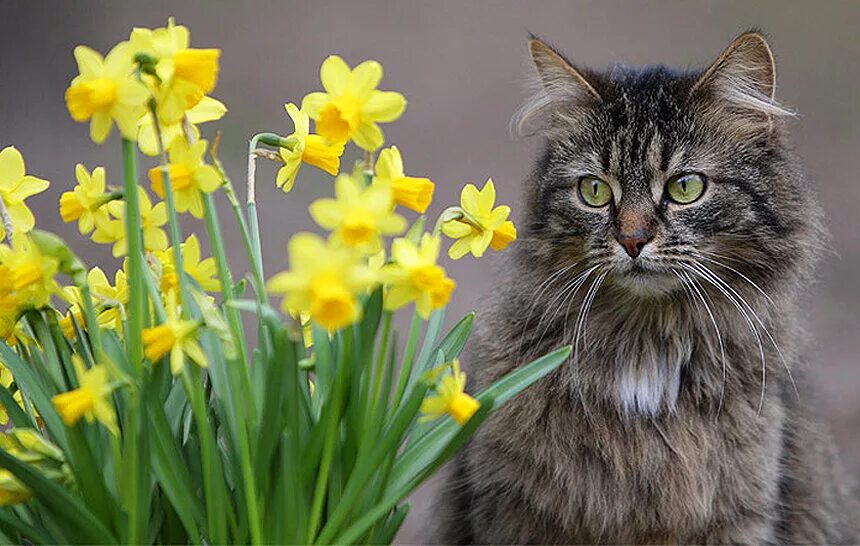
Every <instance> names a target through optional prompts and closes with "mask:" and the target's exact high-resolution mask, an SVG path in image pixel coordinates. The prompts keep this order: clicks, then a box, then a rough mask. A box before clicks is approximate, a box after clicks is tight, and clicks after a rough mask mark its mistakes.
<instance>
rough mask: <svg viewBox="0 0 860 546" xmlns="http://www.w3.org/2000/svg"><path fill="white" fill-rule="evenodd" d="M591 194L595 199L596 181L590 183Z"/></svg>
mask: <svg viewBox="0 0 860 546" xmlns="http://www.w3.org/2000/svg"><path fill="white" fill-rule="evenodd" d="M591 193H592V194H593V195H594V197H597V181H596V180H595V181H594V182H592V183H591Z"/></svg>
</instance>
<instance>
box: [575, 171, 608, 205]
mask: <svg viewBox="0 0 860 546" xmlns="http://www.w3.org/2000/svg"><path fill="white" fill-rule="evenodd" d="M579 198H580V199H582V202H583V203H585V204H586V205H588V206H589V207H603V206H606V205H607V204H609V202H610V201H612V188H610V187H609V184H607V183H606V182H604V181H603V180H601V179H599V178H595V177H593V176H583V177H582V178H580V179H579Z"/></svg>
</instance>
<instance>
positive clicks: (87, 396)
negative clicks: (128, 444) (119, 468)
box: [51, 355, 118, 434]
mask: <svg viewBox="0 0 860 546" xmlns="http://www.w3.org/2000/svg"><path fill="white" fill-rule="evenodd" d="M72 362H73V363H74V364H75V370H76V371H77V375H78V385H80V386H79V387H78V388H77V389H74V390H71V391H68V392H64V393H61V394H58V395H56V396H54V397H53V398H52V399H51V402H53V403H54V407H55V408H56V409H57V413H59V414H60V417H61V418H62V419H63V422H64V423H65V424H66V426H74V425H75V424H76V423H77V422H78V421H80V420H81V417H83V418H85V419H86V420H87V421H88V422H90V423H92V422H93V421H95V420H96V419H98V420H99V422H101V423H102V424H103V425H104V426H105V428H107V429H108V430H109V431H110V432H111V433H112V434H118V430H117V426H116V412H115V411H114V408H113V403H112V402H111V397H110V393H111V392H112V391H113V386H111V384H110V381H109V379H110V378H109V377H108V371H107V368H106V367H105V366H102V365H95V366H93V367H92V368H89V369H85V367H84V364H83V362H82V361H81V360H80V357H79V356H78V355H74V356H73V357H72Z"/></svg>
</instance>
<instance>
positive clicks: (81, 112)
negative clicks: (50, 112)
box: [66, 42, 149, 144]
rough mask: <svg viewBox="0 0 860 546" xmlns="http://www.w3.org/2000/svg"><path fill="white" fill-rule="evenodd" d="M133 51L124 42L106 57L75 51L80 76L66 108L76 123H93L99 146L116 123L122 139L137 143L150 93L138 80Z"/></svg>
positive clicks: (92, 131) (71, 88) (69, 92)
mask: <svg viewBox="0 0 860 546" xmlns="http://www.w3.org/2000/svg"><path fill="white" fill-rule="evenodd" d="M133 56H134V54H133V52H132V51H131V50H130V49H129V44H128V42H121V43H120V44H118V45H117V46H116V47H114V48H113V49H112V50H111V51H110V53H108V54H107V56H106V57H105V58H102V56H101V55H100V54H99V53H98V52H96V51H94V50H92V49H90V48H88V47H86V46H78V47H76V48H75V60H77V62H78V70H79V71H80V75H78V76H76V77H75V79H73V80H72V83H71V85H70V86H69V88H68V89H67V90H66V106H67V107H68V108H69V113H70V114H71V115H72V119H74V120H75V121H86V120H91V121H90V138H92V139H93V141H94V142H96V143H97V144H100V143H102V142H104V141H105V139H106V138H107V137H108V135H109V134H110V130H111V127H112V126H113V121H116V125H117V127H119V130H120V132H121V133H122V136H123V137H125V138H128V139H132V140H134V138H135V137H136V136H137V120H138V119H139V118H140V113H141V110H142V108H143V107H144V105H145V103H146V101H147V99H148V98H149V91H147V89H146V87H145V86H144V85H143V84H142V83H140V82H139V81H137V79H135V77H134V75H133V73H134V59H133Z"/></svg>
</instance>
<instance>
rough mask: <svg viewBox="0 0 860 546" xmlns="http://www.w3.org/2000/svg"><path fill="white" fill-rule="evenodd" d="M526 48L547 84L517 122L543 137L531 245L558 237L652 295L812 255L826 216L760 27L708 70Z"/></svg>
mask: <svg viewBox="0 0 860 546" xmlns="http://www.w3.org/2000/svg"><path fill="white" fill-rule="evenodd" d="M529 46H530V51H531V57H532V60H533V62H534V66H535V68H536V75H537V85H538V91H537V93H536V94H535V96H534V97H533V98H532V99H531V100H530V101H529V102H528V103H527V104H526V105H525V106H524V107H523V109H522V110H521V112H520V113H519V115H518V122H519V126H520V127H521V128H522V127H536V130H537V132H539V133H540V134H542V135H543V136H544V137H545V140H546V148H545V151H544V153H543V155H542V157H541V159H540V160H539V162H538V165H537V167H536V170H535V173H534V176H533V177H532V178H531V180H530V184H529V187H528V188H527V190H526V194H527V204H528V207H527V212H526V218H525V226H524V228H525V229H524V235H525V237H524V238H523V239H524V241H523V245H524V247H527V246H528V245H529V243H530V242H536V241H537V242H540V243H543V247H544V250H545V249H546V247H547V245H549V247H550V248H551V251H550V255H551V256H552V259H553V260H554V261H555V262H556V263H557V264H559V266H561V265H567V264H570V263H573V262H575V261H577V262H580V264H581V265H580V267H579V269H578V270H579V271H581V270H582V269H581V267H582V266H586V267H592V266H597V269H596V270H595V272H596V273H606V275H607V280H609V281H610V283H611V284H614V285H616V286H620V287H623V288H626V289H628V290H629V292H630V293H633V294H638V295H645V296H649V297H650V296H656V295H661V294H666V293H669V292H673V291H675V290H677V289H679V288H680V287H682V286H683V284H684V283H683V281H684V278H686V277H693V278H699V279H700V281H701V280H703V279H701V277H702V275H707V273H706V272H705V271H704V270H705V269H711V270H715V269H717V268H719V267H721V266H720V265H718V263H719V264H722V265H723V266H725V267H730V268H733V269H736V270H737V271H738V272H740V273H742V274H744V275H746V276H748V278H749V279H750V280H753V281H755V282H756V283H762V284H771V283H773V282H776V281H779V280H780V279H781V278H784V277H790V276H792V275H791V274H792V273H796V272H797V271H798V270H799V269H802V267H801V266H804V265H805V264H810V263H811V262H812V259H811V256H812V254H814V252H813V251H812V249H814V248H816V244H817V243H816V241H815V240H814V239H815V237H817V234H818V233H820V230H819V229H818V227H817V226H818V225H819V221H818V218H819V213H818V209H817V207H816V205H815V200H814V198H813V197H812V196H810V190H809V189H808V187H807V186H806V184H805V182H804V181H803V176H802V174H801V172H800V170H799V168H798V167H797V165H796V163H795V160H794V159H793V157H792V155H791V153H790V151H789V150H788V145H787V139H786V128H785V124H786V118H787V117H789V116H791V115H792V114H791V112H790V111H789V110H788V109H786V108H785V107H783V106H781V105H780V104H779V103H778V102H777V101H776V99H775V88H776V75H775V64H774V57H773V54H772V52H771V49H770V47H769V46H768V43H767V41H766V40H765V38H764V37H763V36H762V35H761V34H760V33H758V32H749V33H746V34H743V35H741V36H740V37H738V38H737V39H736V40H735V41H734V42H732V44H731V45H730V46H729V47H728V48H727V49H726V50H725V51H723V52H722V53H721V54H720V55H719V56H718V57H717V59H716V60H715V61H714V62H713V63H712V64H711V65H710V66H709V67H708V68H707V69H705V70H701V71H678V70H673V69H669V68H667V67H664V66H647V67H639V68H629V67H624V66H615V67H612V68H610V69H608V70H605V71H595V70H590V69H584V68H579V67H576V66H574V65H573V64H572V63H571V62H570V61H569V60H567V59H566V58H565V57H564V56H563V55H562V54H561V53H559V52H558V51H556V50H555V49H553V48H551V47H550V46H548V45H546V44H545V43H544V42H542V41H540V40H538V39H536V38H533V39H532V40H531V41H530V42H529ZM818 246H820V245H818ZM696 269H699V270H700V271H699V272H698V273H697V272H696ZM726 272H727V270H725V269H723V270H721V271H720V273H721V274H722V273H726ZM795 276H796V275H795Z"/></svg>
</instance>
